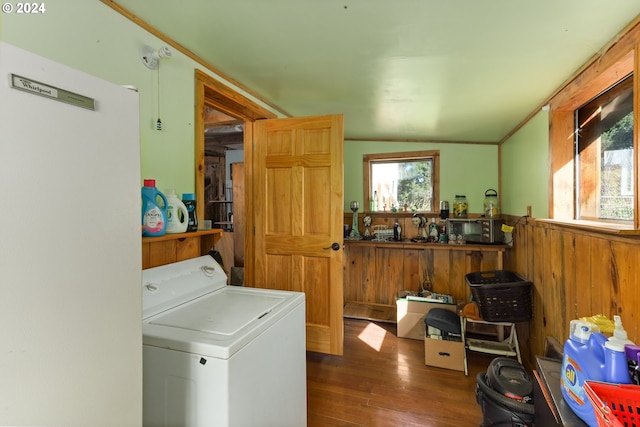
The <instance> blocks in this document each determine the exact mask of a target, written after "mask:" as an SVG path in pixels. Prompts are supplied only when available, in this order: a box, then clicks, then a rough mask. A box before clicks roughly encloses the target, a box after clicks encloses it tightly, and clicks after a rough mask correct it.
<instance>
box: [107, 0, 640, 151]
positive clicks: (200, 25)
mask: <svg viewBox="0 0 640 427" xmlns="http://www.w3.org/2000/svg"><path fill="white" fill-rule="evenodd" d="M116 2H117V3H118V4H119V5H121V6H122V7H124V8H125V9H127V10H128V11H129V12H131V13H133V14H134V15H136V16H137V17H139V18H141V19H142V20H144V21H145V22H146V23H148V24H149V25H151V26H152V27H154V28H155V29H157V30H159V31H160V32H161V33H163V34H165V35H166V36H168V37H170V38H171V39H173V40H175V41H177V42H178V43H180V44H181V45H182V46H184V47H185V48H187V49H188V50H190V51H191V52H193V53H194V54H195V55H197V56H199V57H201V58H202V59H204V60H205V61H207V62H208V63H210V64H212V65H213V66H214V67H216V68H217V69H219V70H220V71H221V72H223V73H224V74H226V75H228V76H230V77H231V78H233V79H234V80H236V81H237V82H239V83H240V84H241V85H243V86H245V87H246V88H248V89H249V90H250V91H251V92H253V93H255V94H257V95H258V96H259V97H261V98H263V99H266V100H268V101H269V102H270V103H271V105H273V106H276V107H277V108H278V109H280V110H281V111H282V112H284V113H286V114H288V115H291V116H296V117H299V116H309V115H322V114H332V113H343V114H344V118H345V138H354V139H389V140H433V141H478V142H498V141H500V140H502V139H503V138H504V137H505V136H506V135H508V134H509V132H511V131H512V130H513V129H514V128H515V127H516V126H518V124H519V123H521V122H522V121H523V120H524V119H525V118H526V117H527V116H528V115H529V114H531V113H532V112H533V111H536V110H537V109H538V108H540V107H541V106H542V105H543V103H544V102H545V101H546V100H547V98H548V97H549V96H550V95H551V94H552V93H553V92H554V91H555V90H556V89H557V88H558V87H559V86H561V85H562V83H563V82H565V81H566V80H567V79H568V78H569V77H570V76H571V75H572V74H574V72H575V71H576V70H577V69H579V68H580V67H581V66H582V65H583V64H584V63H585V62H587V61H588V60H590V59H591V58H592V57H594V55H597V54H599V52H601V51H602V50H603V49H605V48H606V45H607V44H608V42H609V41H611V40H612V39H613V38H614V37H615V36H616V35H617V34H618V33H619V32H620V31H621V30H622V29H623V28H624V27H625V26H627V25H628V24H629V23H630V22H631V21H633V20H634V19H635V18H636V17H637V16H639V15H640V1H638V0H528V1H526V0H519V1H518V0H226V1H221V0H209V1H206V0H183V1H175V0H116ZM158 47H160V46H158Z"/></svg>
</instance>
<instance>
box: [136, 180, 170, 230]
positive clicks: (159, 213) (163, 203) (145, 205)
mask: <svg viewBox="0 0 640 427" xmlns="http://www.w3.org/2000/svg"><path fill="white" fill-rule="evenodd" d="M167 205H168V203H167V198H166V197H165V195H164V194H162V193H161V192H160V191H159V190H158V189H157V188H156V180H155V179H145V180H144V187H142V235H143V236H162V235H164V233H165V231H166V228H167Z"/></svg>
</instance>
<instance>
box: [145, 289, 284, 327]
mask: <svg viewBox="0 0 640 427" xmlns="http://www.w3.org/2000/svg"><path fill="white" fill-rule="evenodd" d="M286 298H287V296H285V295H283V294H278V293H264V292H263V293H254V292H250V293H247V292H234V290H233V289H231V288H230V289H228V290H226V292H217V293H216V294H214V295H210V296H207V297H204V298H200V299H198V300H196V301H193V302H192V303H190V304H187V305H185V306H184V307H181V308H180V309H177V310H170V311H168V312H166V313H163V314H160V315H159V316H157V317H155V318H153V319H150V320H149V324H150V325H159V326H167V327H172V328H180V329H186V330H188V331H195V332H205V333H207V334H214V335H222V336H225V337H227V336H231V335H235V334H237V333H238V332H239V331H240V330H242V329H243V328H245V327H246V326H247V325H249V324H250V323H251V322H253V321H255V320H259V319H262V318H263V317H265V316H266V315H268V314H269V313H271V311H272V310H273V309H274V307H276V306H277V305H278V304H281V303H282V302H283V301H284V300H285V299H286Z"/></svg>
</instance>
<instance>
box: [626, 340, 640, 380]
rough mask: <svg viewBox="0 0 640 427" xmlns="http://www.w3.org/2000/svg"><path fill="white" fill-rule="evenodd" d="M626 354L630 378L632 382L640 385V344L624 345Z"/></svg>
mask: <svg viewBox="0 0 640 427" xmlns="http://www.w3.org/2000/svg"><path fill="white" fill-rule="evenodd" d="M624 354H625V356H626V357H627V368H628V369H629V378H631V383H632V384H636V385H640V369H638V366H639V365H638V362H639V361H640V346H637V345H634V344H627V345H625V346H624Z"/></svg>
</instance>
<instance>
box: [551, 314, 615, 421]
mask: <svg viewBox="0 0 640 427" xmlns="http://www.w3.org/2000/svg"><path fill="white" fill-rule="evenodd" d="M606 341H607V337H605V336H604V335H603V334H601V333H600V329H599V328H598V327H597V326H596V325H594V324H592V323H589V322H585V321H582V320H572V321H571V322H570V334H569V339H568V340H567V341H566V342H565V344H564V356H563V359H562V370H561V372H560V389H561V391H562V396H563V397H564V400H565V401H566V402H567V404H568V405H569V407H570V408H571V409H572V410H573V412H574V413H575V414H576V415H577V416H578V417H580V418H581V419H582V420H583V421H584V422H585V423H587V424H588V425H589V426H591V427H597V426H598V422H597V420H596V416H595V412H594V410H593V405H591V402H589V399H588V398H587V395H586V393H585V391H584V388H583V386H584V382H585V380H593V381H604V372H605V369H604V363H605V355H604V345H605V342H606Z"/></svg>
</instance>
